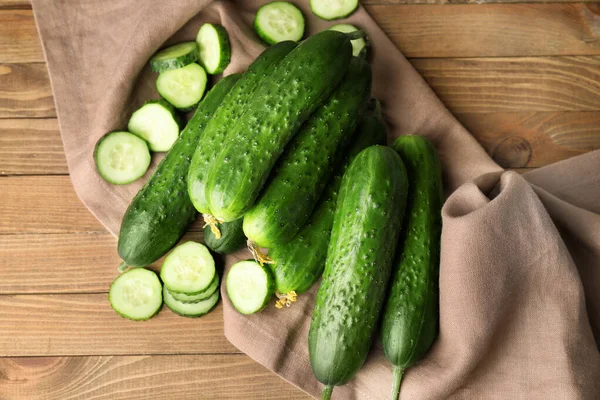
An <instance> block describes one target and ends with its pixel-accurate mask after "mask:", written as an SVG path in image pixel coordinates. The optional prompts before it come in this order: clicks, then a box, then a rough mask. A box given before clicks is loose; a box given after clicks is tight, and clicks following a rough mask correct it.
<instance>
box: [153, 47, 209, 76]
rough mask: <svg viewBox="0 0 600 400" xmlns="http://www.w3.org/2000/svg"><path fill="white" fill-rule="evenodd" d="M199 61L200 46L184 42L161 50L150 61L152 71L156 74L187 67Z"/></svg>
mask: <svg viewBox="0 0 600 400" xmlns="http://www.w3.org/2000/svg"><path fill="white" fill-rule="evenodd" d="M197 60H198V45H197V44H196V42H182V43H178V44H175V45H173V46H169V47H167V48H164V49H162V50H159V51H158V53H156V54H155V55H154V56H153V57H152V58H151V59H150V69H151V70H152V71H154V72H164V71H168V70H171V69H177V68H181V67H185V66H186V65H188V64H191V63H193V62H196V61H197Z"/></svg>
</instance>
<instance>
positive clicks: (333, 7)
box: [310, 0, 358, 21]
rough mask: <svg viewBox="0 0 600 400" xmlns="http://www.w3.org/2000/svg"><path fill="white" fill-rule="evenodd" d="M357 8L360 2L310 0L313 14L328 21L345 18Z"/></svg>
mask: <svg viewBox="0 0 600 400" xmlns="http://www.w3.org/2000/svg"><path fill="white" fill-rule="evenodd" d="M357 8H358V0H310V9H311V11H312V12H313V14H315V15H316V16H317V17H319V18H321V19H324V20H327V21H331V20H334V19H340V18H345V17H347V16H349V15H350V14H352V13H353V12H354V11H356V9H357Z"/></svg>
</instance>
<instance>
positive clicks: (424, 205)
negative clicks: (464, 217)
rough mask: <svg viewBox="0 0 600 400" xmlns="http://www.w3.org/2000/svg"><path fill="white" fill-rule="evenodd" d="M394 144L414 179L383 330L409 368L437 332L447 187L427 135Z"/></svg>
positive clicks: (396, 357) (393, 353) (388, 352)
mask: <svg viewBox="0 0 600 400" xmlns="http://www.w3.org/2000/svg"><path fill="white" fill-rule="evenodd" d="M393 147H394V149H395V150H396V151H397V152H398V153H399V154H400V156H401V157H402V159H403V160H404V163H405V165H406V171H407V174H408V179H409V183H410V185H409V191H408V201H407V207H406V218H405V220H404V223H403V229H402V233H401V236H400V242H399V245H398V258H397V260H396V262H395V265H394V272H393V275H392V279H391V281H390V291H389V297H388V300H387V304H386V307H385V311H384V314H383V319H382V330H381V336H382V343H383V351H384V353H385V356H386V357H387V359H388V360H390V361H391V363H392V364H393V365H394V366H396V367H400V368H402V369H404V368H408V367H410V366H411V365H414V364H415V363H416V362H417V361H419V360H420V359H421V358H422V357H423V356H424V355H425V353H426V352H427V351H428V350H429V347H430V346H431V344H432V343H433V341H434V339H435V337H436V334H437V306H438V296H437V279H438V271H439V264H440V235H441V228H442V220H441V209H442V204H443V189H442V172H441V165H440V161H439V159H438V156H437V154H436V151H435V148H434V147H433V145H432V144H431V143H430V142H429V141H428V140H427V139H425V138H423V137H421V136H401V137H399V138H398V139H397V140H396V141H395V142H394V145H393Z"/></svg>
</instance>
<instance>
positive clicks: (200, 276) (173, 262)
mask: <svg viewBox="0 0 600 400" xmlns="http://www.w3.org/2000/svg"><path fill="white" fill-rule="evenodd" d="M215 275H216V270H215V261H214V259H213V257H212V255H211V254H210V252H209V251H208V249H207V248H206V246H204V245H203V244H200V243H196V242H186V243H184V244H181V245H179V246H177V247H175V249H173V251H172V252H171V253H170V254H169V255H168V256H167V258H165V262H164V263H163V265H162V268H161V270H160V277H161V279H162V281H163V283H164V284H165V286H166V287H167V288H168V289H169V290H170V291H171V292H178V293H185V294H189V295H193V294H199V293H203V292H204V291H205V290H207V289H208V288H209V286H210V284H211V283H212V281H213V279H214V278H215Z"/></svg>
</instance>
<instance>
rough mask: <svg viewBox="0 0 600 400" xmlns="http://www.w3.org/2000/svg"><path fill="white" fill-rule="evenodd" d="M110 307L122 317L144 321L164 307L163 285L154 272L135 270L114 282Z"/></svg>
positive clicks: (143, 269) (111, 286)
mask: <svg viewBox="0 0 600 400" xmlns="http://www.w3.org/2000/svg"><path fill="white" fill-rule="evenodd" d="M108 300H109V301H110V306H111V307H112V308H113V310H115V311H116V312H117V313H118V314H119V315H121V316H122V317H125V318H128V319H131V320H134V321H144V320H147V319H150V318H152V317H153V316H154V315H155V314H157V313H158V312H159V311H160V309H161V306H162V302H163V298H162V285H161V284H160V281H159V280H158V276H156V273H155V272H154V271H150V270H148V269H145V268H134V269H131V270H129V271H127V272H125V273H123V274H121V275H120V276H119V277H118V278H117V279H115V280H114V282H113V283H112V285H110V291H109V292H108Z"/></svg>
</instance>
